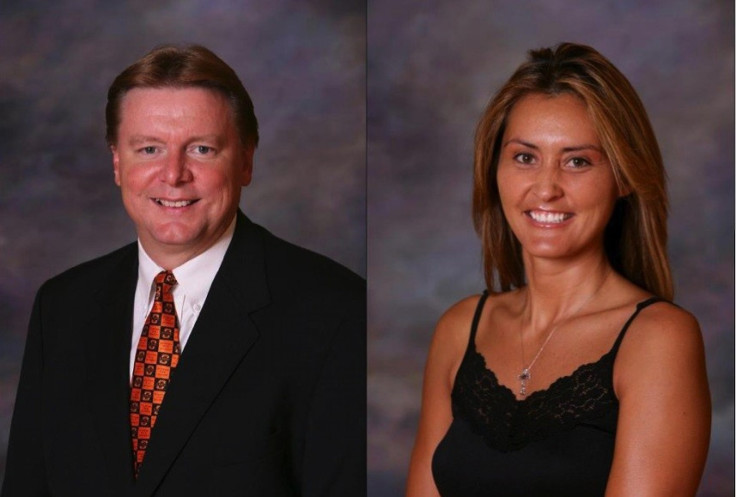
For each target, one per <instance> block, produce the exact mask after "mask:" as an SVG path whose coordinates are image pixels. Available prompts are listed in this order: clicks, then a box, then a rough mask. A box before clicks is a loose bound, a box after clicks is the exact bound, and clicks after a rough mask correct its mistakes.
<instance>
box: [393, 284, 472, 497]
mask: <svg viewBox="0 0 736 497" xmlns="http://www.w3.org/2000/svg"><path fill="white" fill-rule="evenodd" d="M477 303H478V297H477V296H476V297H470V298H468V299H465V300H463V301H461V302H459V303H458V304H455V305H454V306H453V307H451V308H450V309H449V310H448V311H447V312H446V313H445V314H444V315H443V316H442V317H441V318H440V320H439V322H438V323H437V328H436V330H435V333H434V337H433V338H432V344H431V345H430V349H429V356H428V358H427V364H426V366H425V369H424V387H423V389H422V410H421V414H420V416H419V429H418V430H417V438H416V442H415V443H414V450H413V451H412V456H411V463H410V465H409V477H408V481H407V489H406V497H439V493H438V491H437V487H436V486H435V483H434V478H433V477H432V456H433V455H434V451H435V449H436V448H437V445H438V444H439V442H440V440H442V437H444V436H445V433H447V429H448V428H449V427H450V424H451V423H452V409H451V401H450V394H451V392H452V384H453V381H454V379H455V373H456V372H457V369H458V367H459V365H460V361H461V360H462V356H463V354H464V352H465V348H466V346H467V340H468V337H469V335H470V323H471V320H472V316H473V312H474V310H475V305H476V304H477Z"/></svg>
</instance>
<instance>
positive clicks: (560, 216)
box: [529, 211, 570, 224]
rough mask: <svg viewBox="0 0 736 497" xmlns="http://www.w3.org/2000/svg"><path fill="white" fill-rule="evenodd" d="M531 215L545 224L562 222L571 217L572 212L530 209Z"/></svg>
mask: <svg viewBox="0 0 736 497" xmlns="http://www.w3.org/2000/svg"><path fill="white" fill-rule="evenodd" d="M529 216H530V217H531V218H532V219H534V220H535V221H536V222H538V223H545V224H554V223H561V222H562V221H564V220H566V219H569V218H570V214H565V213H563V212H541V211H530V212H529Z"/></svg>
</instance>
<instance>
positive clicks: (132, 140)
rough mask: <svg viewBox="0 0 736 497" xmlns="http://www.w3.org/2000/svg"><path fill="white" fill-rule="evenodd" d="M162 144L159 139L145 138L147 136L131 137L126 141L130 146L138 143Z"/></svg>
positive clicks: (153, 137)
mask: <svg viewBox="0 0 736 497" xmlns="http://www.w3.org/2000/svg"><path fill="white" fill-rule="evenodd" d="M151 142H153V143H163V141H162V140H161V139H159V138H156V137H155V136H147V135H133V136H131V137H130V139H129V140H128V143H130V144H131V145H138V144H140V143H151Z"/></svg>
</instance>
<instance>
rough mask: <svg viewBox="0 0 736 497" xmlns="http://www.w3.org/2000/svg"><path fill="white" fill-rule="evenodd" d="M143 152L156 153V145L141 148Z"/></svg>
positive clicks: (147, 153)
mask: <svg viewBox="0 0 736 497" xmlns="http://www.w3.org/2000/svg"><path fill="white" fill-rule="evenodd" d="M141 152H143V153H144V154H146V155H152V154H155V153H156V147H153V146H148V147H143V148H142V149H141Z"/></svg>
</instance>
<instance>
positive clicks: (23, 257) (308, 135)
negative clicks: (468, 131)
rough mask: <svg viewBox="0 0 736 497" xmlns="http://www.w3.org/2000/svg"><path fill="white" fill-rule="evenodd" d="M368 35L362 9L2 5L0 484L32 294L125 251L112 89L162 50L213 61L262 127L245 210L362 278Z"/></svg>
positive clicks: (198, 1)
mask: <svg viewBox="0 0 736 497" xmlns="http://www.w3.org/2000/svg"><path fill="white" fill-rule="evenodd" d="M365 29H366V28H365V2H364V1H363V0H357V1H343V0H341V1H336V0H335V1H330V0H309V1H300V0H252V1H236V0H187V1H142V0H129V1H122V2H108V1H103V0H81V1H80V0H58V1H54V2H46V1H40V0H31V1H22V2H21V1H3V2H0V480H2V475H3V473H4V470H3V469H4V467H5V456H4V454H5V448H6V445H7V438H8V429H9V424H10V416H11V410H12V406H13V401H14V398H15V390H16V384H17V376H18V371H19V367H20V357H21V353H22V349H23V343H24V339H25V333H26V325H27V321H28V315H29V312H30V307H31V303H32V299H33V296H34V293H35V291H36V289H37V288H38V286H39V285H40V284H41V283H42V281H44V280H45V279H47V278H49V277H51V276H53V275H54V274H57V273H59V272H60V271H62V270H64V269H66V268H68V267H70V266H72V265H74V264H77V263H79V262H82V261H84V260H87V259H90V258H92V257H95V256H98V255H102V254H104V253H106V252H108V251H110V250H112V249H115V248H117V247H119V246H121V245H123V244H125V243H127V242H130V241H132V240H134V239H135V238H134V237H135V235H134V231H133V227H132V224H131V223H130V222H129V221H128V219H127V216H126V214H125V212H124V210H123V208H122V204H121V201H120V198H119V192H118V190H117V187H116V186H115V185H114V183H113V175H112V163H111V160H110V154H109V152H108V151H107V149H106V147H105V140H104V131H105V129H104V105H105V101H106V93H107V87H108V86H109V84H110V83H111V82H112V79H113V78H114V77H115V76H116V75H117V74H118V73H119V72H120V71H121V70H122V69H123V68H125V67H126V66H127V65H129V64H131V63H132V62H134V61H135V60H136V59H138V58H139V57H141V56H142V55H144V54H145V53H146V52H147V51H148V50H150V49H151V48H153V47H154V46H156V45H159V44H163V43H200V44H203V45H205V46H207V47H209V48H211V49H212V50H214V51H215V52H216V53H217V54H218V55H220V56H221V57H222V58H223V59H224V60H225V61H226V62H228V63H229V64H230V65H231V66H232V67H233V68H234V69H235V70H236V72H237V73H238V74H239V75H240V77H241V79H242V80H243V83H244V84H245V86H246V88H247V89H248V91H249V92H250V95H251V97H252V99H253V101H254V103H255V109H256V115H257V116H258V119H259V121H260V131H261V143H260V146H259V148H258V150H257V151H256V155H255V171H254V178H253V183H252V184H251V186H249V187H248V188H246V189H245V190H244V199H243V202H242V205H241V206H242V208H243V209H244V211H245V212H246V213H247V214H248V215H249V216H250V217H251V218H252V219H253V220H254V221H256V222H258V223H260V224H263V225H264V226H266V227H267V228H269V229H270V230H271V231H272V232H274V233H275V234H277V235H279V236H281V237H283V238H285V239H287V240H289V241H292V242H294V243H297V244H299V245H303V246H306V247H308V248H311V249H313V250H315V251H318V252H321V253H324V254H325V255H328V256H330V257H332V258H334V259H336V260H337V261H339V262H341V263H343V264H345V265H346V266H348V267H350V268H351V269H353V270H354V271H356V272H357V273H360V274H362V275H365V267H366V241H365V234H366V228H365V217H366V216H365V205H366V204H365V202H366V199H365V41H366V35H365ZM70 339H73V337H70Z"/></svg>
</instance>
